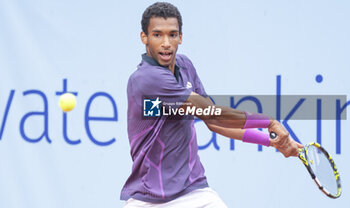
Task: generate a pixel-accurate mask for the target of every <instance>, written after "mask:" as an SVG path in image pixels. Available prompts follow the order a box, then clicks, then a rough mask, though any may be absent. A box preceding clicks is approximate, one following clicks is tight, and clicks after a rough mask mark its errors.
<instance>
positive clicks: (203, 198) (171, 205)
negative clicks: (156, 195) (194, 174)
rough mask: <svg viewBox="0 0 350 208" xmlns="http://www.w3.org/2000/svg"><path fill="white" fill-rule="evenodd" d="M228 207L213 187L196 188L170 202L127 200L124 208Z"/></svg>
mask: <svg viewBox="0 0 350 208" xmlns="http://www.w3.org/2000/svg"><path fill="white" fill-rule="evenodd" d="M141 207H142V208H146V207H156V208H227V206H226V205H225V203H224V202H223V201H222V200H221V198H220V197H219V195H218V194H217V193H216V192H215V191H214V190H213V189H211V188H209V187H207V188H203V189H196V190H194V191H191V192H190V193H188V194H185V195H183V196H180V197H178V198H176V199H174V200H172V201H170V202H166V203H163V204H153V203H149V202H144V201H140V200H136V199H133V198H131V199H129V200H127V201H126V202H125V204H124V208H141Z"/></svg>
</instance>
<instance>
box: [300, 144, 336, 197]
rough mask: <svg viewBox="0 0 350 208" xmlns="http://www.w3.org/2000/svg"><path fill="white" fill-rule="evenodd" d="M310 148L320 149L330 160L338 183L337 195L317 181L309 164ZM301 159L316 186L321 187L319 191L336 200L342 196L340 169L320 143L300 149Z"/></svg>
mask: <svg viewBox="0 0 350 208" xmlns="http://www.w3.org/2000/svg"><path fill="white" fill-rule="evenodd" d="M310 146H314V147H316V148H317V149H319V150H320V151H321V152H322V153H323V154H324V155H325V156H326V157H327V159H328V161H329V163H330V165H331V167H332V169H333V174H334V177H335V180H336V183H337V194H336V195H334V194H331V193H330V192H329V191H328V190H327V189H326V188H325V187H323V186H322V184H321V182H320V181H319V180H318V179H317V176H316V175H315V173H314V171H313V170H312V168H311V167H310V164H309V162H308V148H309V147H310ZM298 157H299V159H300V160H301V161H302V162H303V164H304V166H305V167H306V169H307V170H308V172H309V174H310V176H311V178H312V179H313V180H314V181H315V183H316V185H317V186H318V187H319V189H320V190H321V191H322V192H323V193H324V194H325V195H327V196H328V197H330V198H333V199H336V198H338V197H340V195H341V191H342V188H341V182H340V177H339V172H338V169H337V167H336V165H335V163H334V160H333V159H332V157H331V155H330V154H328V152H327V151H326V150H325V149H324V148H323V147H322V146H321V145H320V144H318V143H316V142H311V143H309V144H307V145H305V146H304V147H303V148H301V149H299V155H298Z"/></svg>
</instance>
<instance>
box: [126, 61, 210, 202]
mask: <svg viewBox="0 0 350 208" xmlns="http://www.w3.org/2000/svg"><path fill="white" fill-rule="evenodd" d="M175 64H176V66H175V72H174V74H172V73H171V71H170V70H169V69H168V68H165V67H162V66H160V65H159V64H158V62H157V61H156V60H154V59H153V58H151V57H149V56H147V55H146V54H143V55H142V62H141V63H140V64H139V65H138V68H137V70H136V71H135V72H134V73H133V74H132V75H131V76H130V78H129V82H128V87H127V94H128V135H129V143H130V147H131V150H130V154H131V157H132V160H133V166H132V172H131V175H130V176H129V178H128V179H127V181H126V183H125V185H124V187H123V189H122V191H121V196H120V198H121V200H128V199H129V198H134V199H138V200H141V201H146V202H152V203H164V202H168V201H170V200H173V199H175V198H177V197H179V196H182V195H184V194H186V193H188V192H190V191H193V190H195V189H199V188H204V187H208V183H207V180H206V177H205V175H204V168H203V165H202V164H201V162H200V159H199V156H198V145H197V137H196V131H195V128H194V118H193V116H172V115H161V116H160V117H154V118H152V119H145V118H144V117H142V116H143V99H144V98H145V96H146V97H147V96H150V95H152V96H156V97H159V98H160V100H161V101H162V102H169V103H171V102H173V103H174V101H175V102H176V101H178V102H185V101H186V100H187V98H188V97H189V95H190V94H191V92H192V91H194V92H196V93H198V94H200V95H202V96H204V97H206V96H207V94H206V93H205V90H204V88H203V85H202V83H201V81H200V79H199V77H198V75H197V73H196V70H195V68H194V66H193V64H192V63H191V61H190V60H189V59H188V58H187V57H186V56H184V55H180V54H177V55H176V62H175ZM173 107H174V108H177V107H179V106H177V105H176V104H175V105H174V106H173Z"/></svg>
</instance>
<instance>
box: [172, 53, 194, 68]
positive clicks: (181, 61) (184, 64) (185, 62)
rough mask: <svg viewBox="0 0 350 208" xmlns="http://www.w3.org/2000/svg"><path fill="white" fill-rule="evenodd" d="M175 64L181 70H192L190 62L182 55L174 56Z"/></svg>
mask: <svg viewBox="0 0 350 208" xmlns="http://www.w3.org/2000/svg"><path fill="white" fill-rule="evenodd" d="M176 62H177V64H178V65H179V66H180V67H182V68H194V66H193V64H192V62H191V60H190V59H189V58H188V57H187V56H186V55H184V54H176Z"/></svg>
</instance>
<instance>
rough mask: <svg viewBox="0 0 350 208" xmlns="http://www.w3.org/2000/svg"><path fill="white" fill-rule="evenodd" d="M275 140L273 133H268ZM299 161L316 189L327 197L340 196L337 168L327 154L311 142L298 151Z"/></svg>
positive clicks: (275, 136) (319, 146)
mask: <svg viewBox="0 0 350 208" xmlns="http://www.w3.org/2000/svg"><path fill="white" fill-rule="evenodd" d="M270 138H271V139H276V138H277V134H276V133H275V132H271V133H270ZM298 157H299V159H300V160H301V161H302V162H303V164H304V165H305V167H306V169H307V170H308V172H309V173H310V175H311V178H312V179H313V180H314V181H315V183H316V185H317V186H318V188H319V189H320V190H321V191H322V192H323V193H324V194H326V195H327V196H328V197H330V198H333V199H336V198H338V197H339V196H340V195H341V191H342V189H341V183H340V177H339V172H338V169H337V167H336V166H335V163H334V161H333V159H332V157H331V156H330V154H328V152H327V151H326V150H325V149H324V148H323V147H322V146H321V145H320V144H318V143H316V142H311V143H309V144H307V145H305V146H304V147H303V148H300V149H299V155H298Z"/></svg>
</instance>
